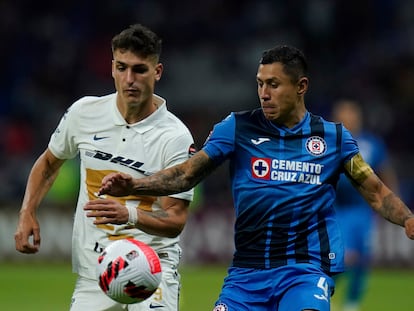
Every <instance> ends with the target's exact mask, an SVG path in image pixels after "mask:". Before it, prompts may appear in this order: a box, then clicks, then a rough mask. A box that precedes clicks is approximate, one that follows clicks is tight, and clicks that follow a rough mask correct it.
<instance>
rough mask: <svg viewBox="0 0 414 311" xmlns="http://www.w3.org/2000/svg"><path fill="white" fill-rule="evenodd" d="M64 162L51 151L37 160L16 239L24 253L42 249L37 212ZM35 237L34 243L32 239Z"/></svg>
mask: <svg viewBox="0 0 414 311" xmlns="http://www.w3.org/2000/svg"><path fill="white" fill-rule="evenodd" d="M63 162H64V160H60V159H58V158H56V157H55V156H54V155H53V154H52V153H51V152H50V151H49V149H46V151H45V152H44V153H43V154H42V155H41V156H40V157H39V158H38V159H37V161H36V162H35V164H34V165H33V168H32V170H31V172H30V175H29V178H28V181H27V185H26V192H25V194H24V198H23V203H22V207H21V209H20V214H19V221H18V224H17V229H16V233H15V234H14V239H15V243H16V249H17V250H18V251H19V252H22V253H27V254H31V253H36V252H37V251H38V250H39V247H40V228H39V223H38V221H37V218H36V210H37V208H38V206H39V204H40V202H41V201H42V200H43V198H44V196H45V195H46V193H47V192H48V191H49V189H50V187H51V186H52V184H53V182H54V181H55V179H56V176H57V174H58V172H59V168H60V167H61V166H62V164H63ZM31 236H32V237H33V243H31V242H30V240H29V239H30V237H31Z"/></svg>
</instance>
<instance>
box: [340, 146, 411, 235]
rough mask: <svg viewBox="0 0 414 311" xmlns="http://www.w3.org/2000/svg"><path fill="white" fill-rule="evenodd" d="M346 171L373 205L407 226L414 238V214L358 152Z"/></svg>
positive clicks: (346, 167) (385, 216)
mask: <svg viewBox="0 0 414 311" xmlns="http://www.w3.org/2000/svg"><path fill="white" fill-rule="evenodd" d="M345 171H346V174H347V176H348V178H350V179H351V181H352V183H353V185H354V186H355V187H356V188H357V189H358V191H359V192H360V193H361V195H362V196H363V197H364V198H365V200H366V201H367V202H368V203H369V204H370V205H371V207H372V208H373V209H374V210H375V211H376V212H378V213H379V214H380V215H381V216H382V217H384V218H385V219H387V220H388V221H390V222H392V223H395V224H397V225H400V226H402V227H405V232H406V234H407V236H408V237H409V238H410V239H414V215H413V213H412V212H411V211H410V209H409V208H408V207H407V205H406V204H405V203H404V202H403V201H402V200H401V199H400V198H399V197H398V196H397V195H396V194H395V193H394V192H392V191H391V189H390V188H388V187H387V186H386V185H385V184H384V183H383V181H382V180H381V179H380V178H379V177H378V176H377V175H376V174H375V172H374V171H373V170H372V168H371V167H370V166H369V164H368V163H366V162H365V161H364V159H363V158H362V156H361V154H360V153H358V154H356V155H355V156H354V157H352V158H351V160H349V161H348V162H347V163H346V164H345Z"/></svg>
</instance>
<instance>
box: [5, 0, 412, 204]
mask: <svg viewBox="0 0 414 311" xmlns="http://www.w3.org/2000/svg"><path fill="white" fill-rule="evenodd" d="M136 22H140V23H143V24H146V25H149V26H150V27H152V28H153V29H154V30H156V31H157V32H158V33H159V34H160V35H161V36H162V38H163V41H164V51H163V57H162V59H161V61H162V62H163V63H164V65H165V66H166V68H168V70H166V74H165V76H164V78H163V81H162V82H161V83H160V84H159V85H158V86H157V90H156V91H157V93H159V94H160V95H163V96H164V97H166V98H168V99H169V102H168V106H169V108H170V110H171V111H173V112H174V113H176V114H177V115H178V116H179V117H180V118H181V119H183V120H184V121H185V123H186V124H187V125H188V127H189V128H190V129H191V130H192V132H193V135H194V138H195V140H196V142H197V144H198V145H199V147H201V145H202V144H203V140H204V138H205V137H206V136H207V134H208V132H209V131H210V129H211V126H212V125H213V124H214V123H215V122H216V121H218V120H220V119H222V118H223V117H224V116H225V115H227V114H228V113H229V112H230V111H232V110H243V109H250V108H252V107H256V106H258V104H259V103H258V100H257V95H256V92H255V88H254V87H253V88H252V87H251V86H252V85H254V84H255V83H256V82H255V81H254V79H252V77H254V75H255V71H256V68H257V64H256V63H254V61H252V60H255V59H257V57H258V55H259V53H260V51H261V50H263V49H265V48H269V47H270V46H271V45H276V44H279V43H283V42H285V43H288V44H293V45H295V46H298V47H300V48H302V49H303V50H304V51H305V52H306V54H307V55H308V58H309V62H310V72H311V77H312V87H311V90H312V91H311V92H310V93H309V94H308V95H307V102H308V105H309V106H310V107H311V108H312V111H313V112H315V113H318V114H321V115H324V116H326V117H328V116H329V111H330V106H331V104H332V102H333V101H334V100H335V99H336V98H338V97H343V96H354V97H356V98H358V99H359V100H360V102H362V103H364V105H366V106H367V107H372V109H370V115H369V116H368V119H367V120H366V122H367V124H366V125H367V127H368V128H369V129H371V130H373V131H375V132H376V133H377V134H380V135H381V136H382V137H383V138H384V140H386V142H387V144H388V146H389V147H390V152H391V156H392V159H393V161H394V164H395V166H396V169H397V172H398V176H399V178H400V181H401V192H402V196H403V197H404V199H405V201H406V202H407V203H408V204H409V205H410V206H411V207H413V203H414V197H410V196H413V195H412V194H411V193H410V192H409V191H408V189H410V188H411V189H412V187H413V186H414V177H413V176H414V161H413V160H414V159H413V158H414V153H413V152H412V151H413V150H414V140H413V139H412V138H411V133H412V132H413V130H414V128H413V127H414V124H413V122H412V121H411V116H412V115H414V105H413V104H412V103H413V102H414V88H413V87H412V85H414V36H413V35H412V33H413V32H414V3H413V2H412V1H410V0H399V1H387V0H380V1H378V0H376V1H374V0H370V1H363V2H361V1H355V0H352V1H350V0H347V1H345V0H336V1H331V0H309V1H306V2H298V1H288V2H287V1H281V0H278V1H274V0H273V1H271V0H256V1H247V0H241V1H240V0H239V1H219V0H211V1H202V2H197V3H195V2H193V1H188V0H186V1H162V0H139V1H134V0H123V1H97V0H91V1H60V2H45V3H41V2H33V1H29V0H22V1H11V0H6V1H1V2H0V34H1V37H2V41H3V48H2V49H0V53H1V59H2V60H3V62H2V63H3V64H2V68H3V70H2V73H3V74H2V75H0V77H1V78H0V79H1V83H0V103H1V105H0V130H1V133H2V135H1V136H0V157H1V162H0V163H1V164H0V177H1V178H2V180H3V181H7V182H4V183H3V187H2V191H0V201H2V202H16V204H17V205H18V204H20V200H21V198H22V195H23V192H24V185H25V180H26V178H27V175H28V170H29V169H30V167H31V166H32V164H33V161H34V160H35V158H36V157H37V156H38V155H39V153H40V152H41V151H42V150H43V148H44V146H45V144H46V143H47V141H48V139H49V134H50V132H51V131H52V130H53V129H54V128H55V126H56V125H57V122H58V120H59V118H60V116H61V115H62V113H63V112H64V111H65V109H66V108H67V107H68V106H69V105H70V103H71V102H73V101H74V100H76V99H78V98H79V97H80V96H83V95H84V94H89V95H104V94H109V93H111V92H112V91H113V81H112V77H111V76H110V75H109V74H108V72H109V69H108V68H110V65H111V64H110V63H109V62H108V61H107V60H108V59H110V53H111V50H110V46H109V45H108V42H109V41H110V40H109V39H110V38H111V37H112V36H113V35H114V33H115V32H116V31H117V30H118V29H120V28H123V27H125V26H127V25H129V24H132V23H136ZM226 173H227V172H225V171H224V170H221V171H218V172H216V173H215V174H213V175H212V176H210V177H209V178H208V179H207V180H206V181H205V182H204V184H203V193H204V196H203V198H204V200H205V204H209V205H213V206H216V205H218V204H216V203H217V202H221V203H220V204H225V203H222V202H223V201H222V199H223V198H227V197H229V196H228V191H229V189H228V185H227V183H226V181H227V176H224V175H225V174H226ZM69 174H70V173H69ZM220 174H223V176H221V175H220ZM75 193H76V191H75ZM210 194H213V195H210ZM227 200H229V199H227ZM225 205H226V204H225ZM229 208H231V204H229Z"/></svg>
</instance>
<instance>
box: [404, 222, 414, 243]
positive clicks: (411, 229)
mask: <svg viewBox="0 0 414 311" xmlns="http://www.w3.org/2000/svg"><path fill="white" fill-rule="evenodd" d="M404 227H405V234H406V235H407V237H409V238H410V239H411V240H414V216H412V217H409V218H407V219H406V221H405V223H404Z"/></svg>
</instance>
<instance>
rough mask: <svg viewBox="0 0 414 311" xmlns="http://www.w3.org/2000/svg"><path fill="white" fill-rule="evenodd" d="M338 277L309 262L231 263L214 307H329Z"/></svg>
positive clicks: (230, 310)
mask: <svg viewBox="0 0 414 311" xmlns="http://www.w3.org/2000/svg"><path fill="white" fill-rule="evenodd" d="M333 290H334V281H333V279H332V278H331V277H329V276H328V275H326V274H325V273H323V272H322V271H321V270H320V269H318V268H316V267H314V266H312V265H309V264H297V265H291V266H283V267H279V268H274V269H266V270H258V269H252V268H237V267H231V268H230V269H229V271H228V276H227V277H226V278H225V280H224V284H223V288H222V291H221V294H220V296H219V299H218V300H217V302H216V304H215V308H214V311H251V310H255V311H292V310H294V311H301V310H306V309H311V310H318V311H329V310H330V300H331V295H332V293H333Z"/></svg>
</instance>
